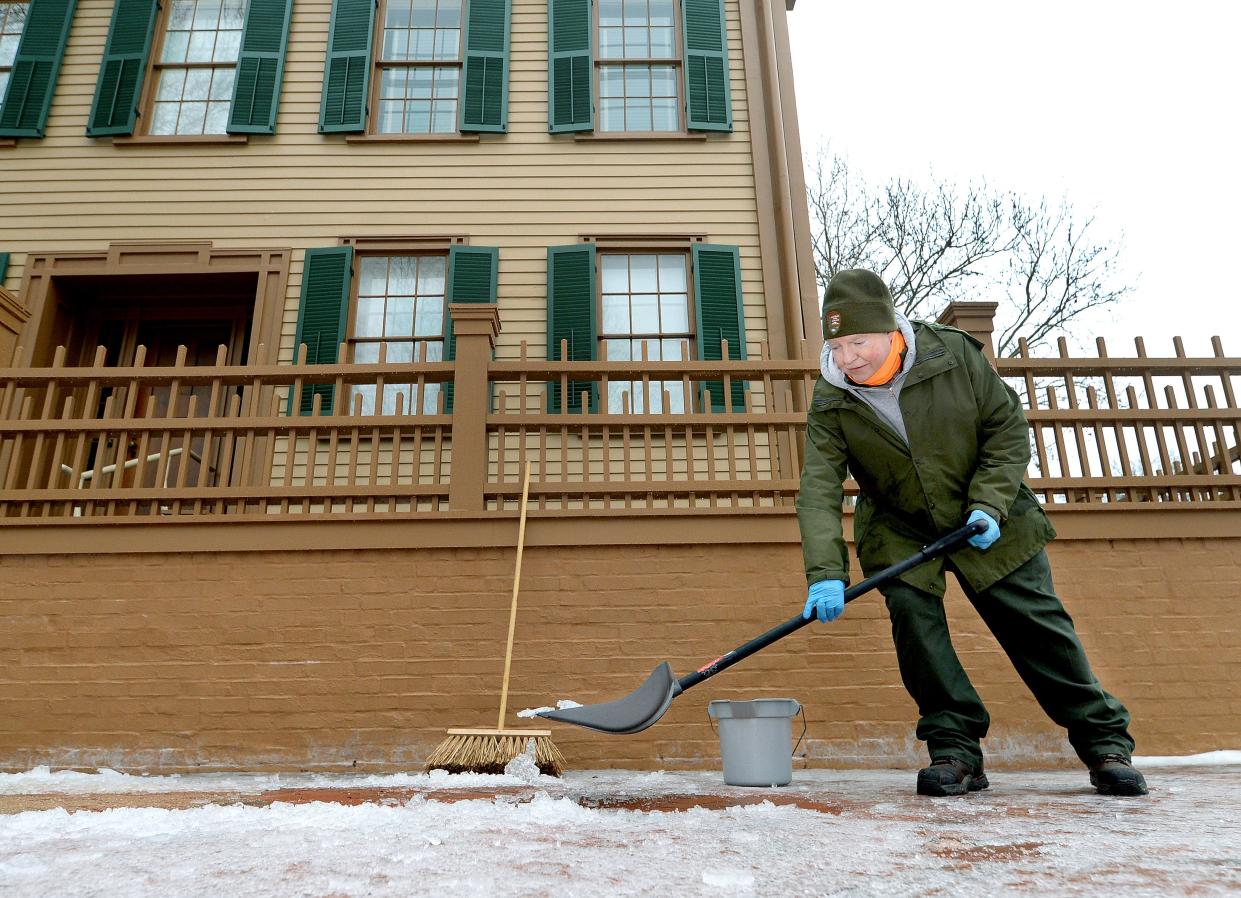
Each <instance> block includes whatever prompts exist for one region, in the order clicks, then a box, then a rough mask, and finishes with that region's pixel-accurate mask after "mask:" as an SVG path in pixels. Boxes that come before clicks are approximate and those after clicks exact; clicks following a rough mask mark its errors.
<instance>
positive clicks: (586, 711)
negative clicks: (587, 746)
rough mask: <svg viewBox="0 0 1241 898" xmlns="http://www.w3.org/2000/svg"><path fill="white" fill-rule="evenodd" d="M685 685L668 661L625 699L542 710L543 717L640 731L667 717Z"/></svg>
mask: <svg viewBox="0 0 1241 898" xmlns="http://www.w3.org/2000/svg"><path fill="white" fill-rule="evenodd" d="M680 692H681V688H680V685H679V684H678V683H677V681H676V680H674V679H673V678H672V668H671V667H669V666H668V662H667V661H665V662H664V663H663V664H661V665H659V667H657V668H655V669H654V670H653V671H651V675H650V676H649V677H647V678H646V682H645V683H643V684H642V685H641V686H639V687H638V688H637V689H635V690H634V691H633V692H631V693H629V695H627V696H625V697H624V698H621V699H617V700H616V701H614V702H605V703H603V704H601V705H582V706H581V707H579V708H563V709H560V710H556V711H540V712H539V716H540V717H546V718H547V719H548V720H558V721H560V722H561V723H571V724H574V725H576V726H580V727H587V728H589V729H592V730H599V732H601V733H619V734H624V733H640V732H642V731H643V730H645V729H646V728H647V727H649V726H651V725H652V724H654V723H655V722H656V721H657V720H659V718H661V717H663V716H664V712H665V711H667V710H668V706H669V705H670V704H672V700H673V699H674V698H676V696H677V695H678V694H680Z"/></svg>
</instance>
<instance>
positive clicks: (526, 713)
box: [517, 705, 556, 717]
mask: <svg viewBox="0 0 1241 898" xmlns="http://www.w3.org/2000/svg"><path fill="white" fill-rule="evenodd" d="M554 710H556V709H555V708H553V707H552V706H551V705H544V706H543V707H541V708H523V709H522V710H521V711H518V712H517V716H518V717H538V716H539V715H540V714H542V713H543V712H544V711H554Z"/></svg>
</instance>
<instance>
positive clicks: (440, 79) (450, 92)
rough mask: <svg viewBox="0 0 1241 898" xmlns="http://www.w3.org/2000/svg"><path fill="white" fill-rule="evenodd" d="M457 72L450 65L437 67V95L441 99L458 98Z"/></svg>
mask: <svg viewBox="0 0 1241 898" xmlns="http://www.w3.org/2000/svg"><path fill="white" fill-rule="evenodd" d="M457 72H458V70H457V69H455V68H452V67H450V66H443V67H440V68H437V69H435V96H436V97H439V98H441V99H453V100H455V99H457Z"/></svg>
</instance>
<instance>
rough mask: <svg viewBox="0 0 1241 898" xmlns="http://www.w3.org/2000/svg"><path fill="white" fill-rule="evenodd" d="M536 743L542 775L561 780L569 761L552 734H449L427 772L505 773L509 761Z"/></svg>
mask: <svg viewBox="0 0 1241 898" xmlns="http://www.w3.org/2000/svg"><path fill="white" fill-rule="evenodd" d="M531 742H533V743H534V763H535V764H536V765H538V768H539V773H544V774H547V775H548V776H560V774H562V773H564V768H565V760H564V755H562V754H561V753H560V749H558V748H557V747H556V743H554V742H552V733H551V730H499V729H496V730H449V731H448V738H446V739H445V740H444V741H443V742H441V743H440V744H439V746H438V747H437V748H436V749H435V751H434V752H432V754H431V757H430V758H428V759H427V770H447V771H448V772H449V773H503V772H504V768H505V767H507V766H508V763H509V761H511V760H513V759H514V758H516V757H517V756H518V755H521V754H523V753H524V752H525V751H526V746H527V745H528V744H529V743H531Z"/></svg>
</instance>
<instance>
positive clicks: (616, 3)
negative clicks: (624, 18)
mask: <svg viewBox="0 0 1241 898" xmlns="http://www.w3.org/2000/svg"><path fill="white" fill-rule="evenodd" d="M620 23H621V0H599V24H600V26H608V25H619V24H620Z"/></svg>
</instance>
